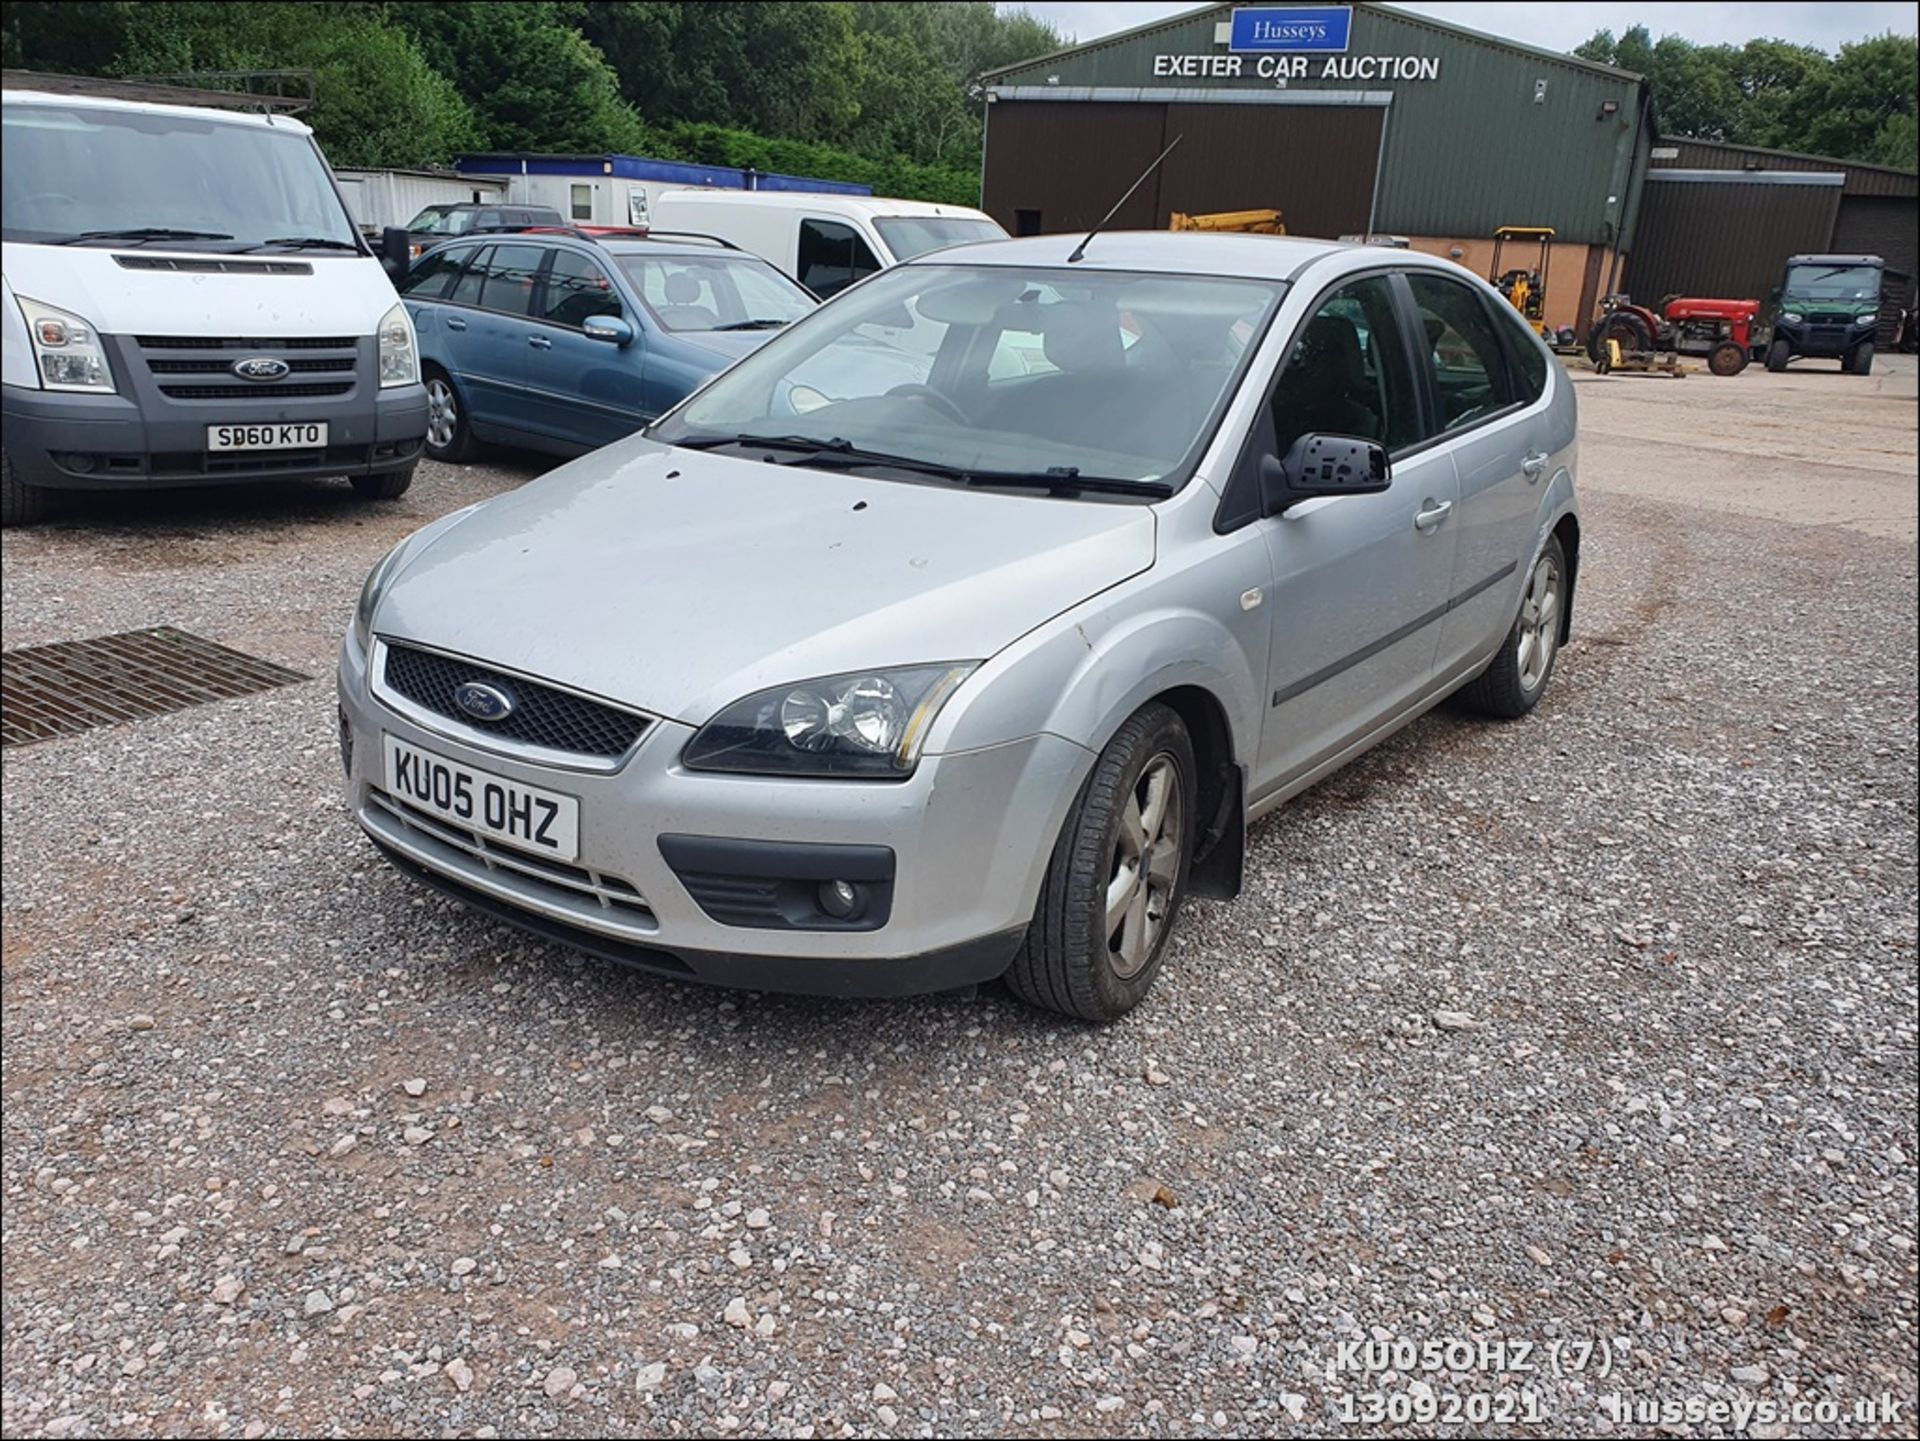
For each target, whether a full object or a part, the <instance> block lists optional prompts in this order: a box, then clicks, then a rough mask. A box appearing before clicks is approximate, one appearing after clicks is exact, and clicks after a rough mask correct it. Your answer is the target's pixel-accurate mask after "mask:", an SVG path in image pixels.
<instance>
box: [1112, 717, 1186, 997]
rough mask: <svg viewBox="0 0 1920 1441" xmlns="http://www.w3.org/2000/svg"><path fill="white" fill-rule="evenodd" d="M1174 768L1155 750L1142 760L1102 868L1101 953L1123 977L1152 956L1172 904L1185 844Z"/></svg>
mask: <svg viewBox="0 0 1920 1441" xmlns="http://www.w3.org/2000/svg"><path fill="white" fill-rule="evenodd" d="M1186 834H1187V829H1186V804H1185V797H1184V796H1183V795H1182V794H1181V787H1180V768H1179V767H1178V766H1177V765H1176V764H1175V763H1174V759H1173V757H1172V756H1171V755H1169V754H1167V752H1165V751H1161V752H1160V753H1159V754H1157V755H1155V756H1154V757H1153V759H1152V760H1150V761H1148V762H1147V764H1146V767H1145V769H1143V770H1142V771H1141V772H1140V778H1139V780H1137V781H1135V782H1134V786H1133V792H1132V794H1131V795H1129V796H1128V797H1127V804H1126V809H1125V810H1123V811H1122V812H1121V814H1120V821H1119V831H1118V834H1116V835H1115V836H1114V841H1113V856H1112V863H1111V866H1110V868H1109V871H1108V876H1109V879H1108V881H1107V910H1106V936H1107V956H1108V960H1109V961H1110V963H1111V964H1112V966H1113V970H1114V974H1115V975H1117V976H1118V977H1119V978H1120V979H1121V980H1127V979H1129V978H1131V977H1133V976H1136V975H1138V974H1139V973H1140V971H1141V970H1142V969H1144V968H1145V966H1146V964H1147V963H1148V962H1149V961H1150V960H1152V959H1153V956H1154V952H1155V950H1156V949H1157V948H1158V946H1159V943H1160V939H1161V935H1162V933H1163V932H1164V931H1165V930H1166V925H1167V916H1168V914H1169V912H1171V911H1172V909H1173V900H1174V885H1175V883H1176V882H1177V881H1178V880H1179V877H1180V859H1181V849H1182V847H1183V846H1184V845H1185V844H1186Z"/></svg>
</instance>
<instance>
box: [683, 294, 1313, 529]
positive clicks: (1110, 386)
mask: <svg viewBox="0 0 1920 1441" xmlns="http://www.w3.org/2000/svg"><path fill="white" fill-rule="evenodd" d="M1284 290H1285V286H1284V285H1283V284H1281V283H1279V282H1268V281H1257V280H1230V279H1218V278H1214V277H1204V276H1188V275H1168V274H1139V273H1131V272H1115V271H1093V272H1089V271H1071V270H1065V269H1058V268H1036V269H1031V270H1028V269H1015V268H1012V267H1001V266H979V267H972V266H961V265H938V264H915V265H908V266H901V267H898V268H896V269H893V270H890V271H888V272H886V273H885V274H883V275H879V276H876V277H875V278H874V279H873V280H872V281H870V282H869V283H867V284H866V285H863V286H862V287H861V288H860V289H859V290H858V291H856V292H854V293H852V294H849V295H848V296H846V297H845V298H844V299H842V300H839V301H836V302H835V303H834V304H832V305H829V306H825V307H823V308H822V309H820V310H819V311H817V312H815V313H814V314H813V315H811V316H809V317H808V318H807V319H806V320H805V321H803V322H802V323H801V324H799V325H797V326H795V327H794V328H793V329H792V330H791V331H790V332H788V333H787V334H785V335H782V336H779V337H777V338H776V339H774V340H773V341H771V342H770V343H769V344H768V345H767V346H766V347H764V348H763V349H761V350H760V351H758V352H757V353H755V354H754V355H751V356H749V357H748V358H747V359H745V360H743V361H741V362H740V363H739V364H738V365H736V366H735V367H734V368H733V369H732V370H730V371H727V372H726V373H725V374H724V375H722V376H721V377H720V378H719V379H718V380H716V381H714V382H713V383H712V384H711V385H709V386H708V387H707V388H706V389H705V390H703V391H701V392H700V393H699V394H698V395H697V396H696V397H695V398H694V399H693V400H692V401H690V402H689V403H688V404H687V405H685V406H683V407H682V408H681V409H679V410H677V411H675V412H674V413H673V414H671V415H670V416H668V417H667V418H666V419H665V420H664V421H662V422H660V423H659V424H657V425H656V426H655V427H654V429H653V431H652V434H654V435H655V436H656V437H657V438H659V439H661V440H665V441H668V442H669V443H672V444H687V445H695V446H706V447H713V448H719V447H723V446H726V445H730V444H735V445H743V446H745V447H746V448H747V450H748V452H749V453H751V450H752V443H751V442H752V437H754V436H774V437H785V438H786V443H787V444H788V445H789V446H790V445H791V443H792V437H794V436H795V435H796V434H799V435H804V436H805V437H808V438H809V439H811V438H818V439H820V440H821V441H823V442H824V441H831V442H833V443H834V444H835V445H836V446H837V447H839V448H841V449H842V452H843V453H844V448H845V447H848V446H851V447H854V448H857V449H859V450H863V451H871V452H879V453H882V454H884V455H886V456H890V457H894V458H897V459H899V460H901V461H904V462H910V463H911V465H913V466H918V467H920V468H922V469H925V470H929V471H932V472H934V473H935V474H940V475H946V476H947V477H948V478H957V479H963V480H964V479H967V478H968V477H973V478H975V479H981V478H982V477H985V479H983V480H982V483H991V476H992V474H994V473H1001V474H1008V473H1017V474H1019V475H1022V476H1034V475H1057V476H1060V477H1062V478H1063V480H1067V479H1072V478H1074V477H1076V476H1077V477H1081V478H1085V479H1088V480H1105V481H1109V482H1112V483H1113V484H1115V485H1118V486H1140V487H1143V493H1145V494H1152V493H1153V492H1154V489H1155V488H1157V485H1158V483H1161V482H1164V483H1166V484H1169V485H1176V486H1177V485H1178V484H1180V483H1181V482H1182V481H1183V480H1184V479H1185V477H1186V475H1187V474H1189V473H1191V467H1192V465H1193V464H1194V463H1195V462H1196V461H1197V459H1198V453H1199V450H1200V448H1201V447H1202V446H1203V445H1204V443H1205V441H1206V439H1207V438H1208V437H1209V436H1210V435H1211V434H1212V432H1213V428H1214V426H1215V425H1217V423H1218V420H1219V416H1220V413H1221V411H1222V409H1223V408H1224V405H1225V400H1226V397H1227V395H1228V394H1229V393H1230V390H1231V388H1232V386H1233V385H1234V384H1235V382H1236V378H1237V377H1238V376H1239V375H1240V374H1241V372H1242V369H1243V368H1244V364H1245V357H1246V352H1247V347H1248V345H1249V342H1250V339H1251V338H1252V337H1255V336H1257V335H1259V334H1260V333H1262V331H1263V329H1264V326H1265V323H1266V321H1267V318H1268V317H1269V316H1270V315H1271V313H1272V311H1273V307H1274V306H1275V304H1276V303H1277V302H1278V300H1279V297H1280V295H1281V294H1282V293H1283V292H1284ZM903 331H910V333H911V334H912V335H913V336H914V345H913V348H911V349H909V348H907V347H905V346H903V345H901V344H900V343H899V338H900V337H901V335H902V333H903ZM882 471H883V473H884V467H882Z"/></svg>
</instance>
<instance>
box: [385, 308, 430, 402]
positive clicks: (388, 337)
mask: <svg viewBox="0 0 1920 1441" xmlns="http://www.w3.org/2000/svg"><path fill="white" fill-rule="evenodd" d="M419 383H420V353H419V351H418V350H417V349H416V348H415V347H414V343H413V322H412V321H411V320H409V319H408V318H407V307H406V306H404V305H401V304H400V303H399V302H397V301H396V302H395V303H394V307H393V309H391V310H389V311H388V312H387V313H386V314H385V315H383V316H381V317H380V388H381V389H382V390H385V389H387V388H388V387H390V386H395V385H418V384H419Z"/></svg>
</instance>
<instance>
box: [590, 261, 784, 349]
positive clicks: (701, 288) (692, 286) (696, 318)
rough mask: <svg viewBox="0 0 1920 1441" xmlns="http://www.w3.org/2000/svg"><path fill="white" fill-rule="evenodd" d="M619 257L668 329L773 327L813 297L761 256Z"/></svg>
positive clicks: (636, 286) (772, 328) (765, 328)
mask: <svg viewBox="0 0 1920 1441" xmlns="http://www.w3.org/2000/svg"><path fill="white" fill-rule="evenodd" d="M619 263H620V268H621V269H622V270H624V271H626V273H627V278H628V279H629V280H630V281H632V282H633V287H634V289H636V290H638V291H639V292H640V298H641V299H642V300H644V301H646V303H647V308H648V309H649V310H651V311H652V312H653V314H654V318H655V319H656V320H658V321H659V322H660V324H661V325H663V326H664V327H665V328H666V329H668V330H777V329H779V328H780V327H781V326H783V325H786V324H788V323H790V322H792V321H795V320H798V319H799V318H800V317H801V316H803V315H805V314H806V313H807V312H808V311H809V310H812V309H813V298H812V297H811V296H809V295H808V294H807V293H806V292H805V291H804V290H802V289H800V287H799V286H797V285H795V284H794V283H793V282H792V281H791V280H789V279H787V277H786V276H784V275H782V274H781V273H780V272H779V271H777V270H775V269H774V268H773V267H772V266H771V265H768V264H767V263H766V262H765V261H764V260H755V259H751V258H747V257H743V256H737V255H729V256H724V257H722V256H706V255H622V256H620V257H619Z"/></svg>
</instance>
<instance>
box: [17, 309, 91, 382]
mask: <svg viewBox="0 0 1920 1441" xmlns="http://www.w3.org/2000/svg"><path fill="white" fill-rule="evenodd" d="M19 300H20V310H21V312H22V314H24V315H25V316H26V318H27V338H28V339H29V340H31V341H32V342H33V358H34V364H35V369H36V370H37V371H38V373H39V379H40V384H41V387H42V388H43V389H46V390H84V391H90V392H92V393H93V394H96V395H112V394H113V393H114V390H113V370H112V367H110V366H109V365H108V364H107V352H106V349H105V348H104V347H103V346H102V345H101V344H100V337H99V335H98V334H97V333H96V332H95V331H94V328H93V327H92V326H91V325H89V324H88V323H87V322H86V321H84V320H82V319H81V318H80V317H79V316H77V315H72V314H69V313H68V312H67V311H64V310H55V309H54V308H53V307H52V306H51V305H42V304H41V303H40V302H39V301H37V300H28V299H27V298H26V297H25V296H24V295H23V296H21V297H19Z"/></svg>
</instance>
